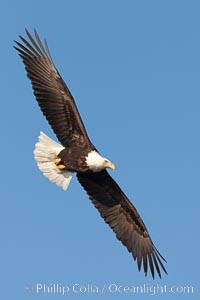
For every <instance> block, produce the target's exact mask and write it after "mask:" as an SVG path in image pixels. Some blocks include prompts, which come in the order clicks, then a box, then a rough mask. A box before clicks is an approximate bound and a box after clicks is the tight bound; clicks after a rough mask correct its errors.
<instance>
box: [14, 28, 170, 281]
mask: <svg viewBox="0 0 200 300" xmlns="http://www.w3.org/2000/svg"><path fill="white" fill-rule="evenodd" d="M26 34H27V37H28V40H26V39H25V38H23V37H22V36H19V37H20V39H21V42H17V41H15V42H16V44H17V46H16V47H15V49H16V50H17V51H18V53H19V55H20V57H21V58H22V60H23V63H24V65H25V69H26V72H27V76H28V78H29V79H30V81H31V84H32V88H33V92H34V95H35V97H36V100H37V102H38V104H39V106H40V109H41V110H42V112H43V114H44V116H45V117H46V119H47V121H48V122H49V124H50V126H51V127H52V129H53V131H54V133H55V134H56V136H57V138H58V140H59V141H60V143H61V144H58V143H56V142H54V141H53V140H52V139H50V138H49V137H47V136H46V135H45V134H44V133H42V132H41V133H40V136H39V141H38V142H37V143H36V145H35V150H34V157H35V160H36V162H37V165H38V167H39V169H40V170H41V171H42V173H43V174H44V175H45V176H46V177H47V178H48V179H49V180H50V181H52V182H54V183H56V184H57V185H58V186H60V187H62V188H63V189H64V190H66V189H67V188H68V186H69V183H70V180H71V178H72V176H73V174H74V173H76V176H77V179H78V181H79V183H80V184H81V185H82V186H83V188H84V190H85V191H86V193H87V194H88V196H89V198H90V200H91V201H92V203H93V204H94V206H95V207H96V208H97V209H98V211H99V213H100V215H101V217H102V218H103V219H104V221H105V222H106V223H107V224H108V225H109V226H110V227H111V228H112V230H113V231H114V233H115V234H116V237H117V239H118V240H120V241H121V242H122V244H123V245H124V246H125V247H126V248H127V249H128V251H129V252H130V253H131V254H132V256H133V258H134V260H136V261H137V265H138V269H139V271H140V270H141V267H142V266H143V269H144V273H145V276H146V275H147V272H148V268H149V269H150V272H151V275H152V277H153V278H154V276H155V270H156V271H157V273H158V275H159V277H160V278H161V271H160V270H161V269H162V270H163V271H164V272H165V273H166V274H167V271H166V269H165V267H164V264H163V261H165V259H164V258H163V257H162V255H161V254H160V253H159V252H158V250H157V249H156V247H155V246H154V244H153V242H152V240H151V238H150V235H149V233H148V231H147V228H146V226H145V224H144V222H143V221H142V219H141V217H140V215H139V213H138V212H137V210H136V208H135V207H134V206H133V204H132V203H131V202H130V201H129V199H128V198H127V197H126V195H125V194H124V193H123V191H122V190H121V189H120V187H119V186H118V185H117V183H116V182H115V181H114V180H113V178H112V177H111V176H110V175H109V173H108V172H107V170H106V169H107V168H110V169H113V170H114V169H115V165H114V164H113V163H112V162H111V161H110V160H109V159H107V158H105V157H103V156H101V154H100V153H99V152H98V150H97V149H96V147H95V146H94V145H93V144H92V142H91V141H90V139H89V137H88V134H87V132H86V129H85V126H84V124H83V122H82V119H81V116H80V114H79V112H78V109H77V107H76V104H75V101H74V98H73V96H72V95H71V93H70V91H69V89H68V87H67V85H66V84H65V82H64V81H63V79H62V77H61V76H60V74H59V72H58V70H57V69H56V67H55V65H54V63H53V60H52V58H51V55H50V52H49V48H48V45H47V42H46V40H45V43H44V45H43V44H42V42H41V40H40V38H39V36H38V34H37V31H36V30H34V34H35V39H34V38H33V37H32V36H31V34H30V33H29V32H28V31H27V30H26Z"/></svg>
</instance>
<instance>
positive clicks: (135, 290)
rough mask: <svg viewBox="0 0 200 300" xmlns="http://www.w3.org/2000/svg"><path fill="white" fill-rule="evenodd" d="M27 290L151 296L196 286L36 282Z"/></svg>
mask: <svg viewBox="0 0 200 300" xmlns="http://www.w3.org/2000/svg"><path fill="white" fill-rule="evenodd" d="M25 290H26V292H28V293H36V294H38V295H42V294H43V295H55V294H57V295H63V296H64V295H67V294H70V293H73V294H100V293H101V294H103V293H107V294H148V295H151V296H154V295H158V294H160V295H162V294H194V293H195V288H194V287H193V286H192V285H171V286H168V285H164V284H163V285H160V284H155V285H150V284H146V283H145V284H142V285H138V286H136V285H134V284H133V285H131V284H130V285H128V284H117V283H109V284H107V283H104V284H94V283H85V284H84V283H77V282H76V283H73V284H62V283H36V284H27V285H26V287H25Z"/></svg>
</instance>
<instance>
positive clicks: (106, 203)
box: [77, 170, 167, 278]
mask: <svg viewBox="0 0 200 300" xmlns="http://www.w3.org/2000/svg"><path fill="white" fill-rule="evenodd" d="M77 178H78V180H79V182H80V184H81V185H82V186H83V188H84V189H85V191H86V192H87V194H88V195H89V198H90V199H91V200H92V202H93V204H94V206H95V207H96V208H97V209H98V211H99V212H100V215H101V216H102V218H103V219H104V221H105V222H106V223H108V224H109V226H110V227H111V228H112V230H113V231H114V232H115V234H116V237H117V238H118V240H120V241H121V242H122V243H123V244H124V246H126V247H127V249H128V251H129V252H131V253H132V255H133V258H134V260H137V265H138V269H139V271H140V269H141V266H142V265H143V268H144V273H145V275H147V270H148V266H149V268H150V271H151V274H152V277H153V278H154V275H155V274H154V273H155V272H154V270H155V269H156V271H157V273H158V275H159V277H160V278H161V272H160V267H161V269H163V271H164V272H165V273H166V274H167V271H166V269H165V267H164V265H163V263H162V260H164V261H165V259H164V258H163V257H162V256H161V254H160V253H159V252H158V250H157V249H156V247H155V246H154V244H153V242H152V240H151V238H150V236H149V234H148V231H147V229H146V227H145V225H144V223H143V221H142V219H141V217H140V215H139V214H138V212H137V210H136V208H135V207H134V206H133V205H132V203H131V202H130V201H129V200H128V198H127V197H126V196H125V194H124V193H123V191H122V190H121V189H120V187H119V186H118V185H117V183H116V182H115V181H114V180H113V179H112V177H111V176H110V175H109V174H108V172H107V171H106V170H104V171H101V172H100V173H93V174H80V173H78V174H77Z"/></svg>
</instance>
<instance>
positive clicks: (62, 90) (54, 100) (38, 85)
mask: <svg viewBox="0 0 200 300" xmlns="http://www.w3.org/2000/svg"><path fill="white" fill-rule="evenodd" d="M34 33H35V40H34V39H33V37H32V36H31V35H30V33H29V32H28V31H27V30H26V34H27V36H28V38H29V42H28V41H27V40H26V39H24V38H23V37H22V36H19V37H20V39H21V40H22V42H23V44H22V43H19V42H16V44H17V45H18V47H15V49H17V51H18V52H19V55H20V56H21V58H22V60H23V63H24V65H25V68H26V71H27V76H28V78H29V79H30V80H31V83H32V88H33V91H34V95H35V97H36V99H37V101H38V104H39V106H40V108H41V110H42V112H43V114H44V115H45V117H46V118H47V120H48V122H49V124H50V125H51V127H52V129H53V131H54V132H55V134H56V136H57V138H58V139H59V141H60V142H61V143H62V145H63V146H65V147H67V146H69V145H70V144H71V143H72V142H73V141H78V142H79V143H80V142H81V143H90V141H89V138H88V135H87V133H86V130H85V127H84V125H83V122H82V120H81V117H80V115H79V112H78V110H77V107H76V104H75V101H74V99H73V96H72V95H71V93H70V91H69V89H68V87H67V85H66V84H65V82H64V81H63V79H62V77H61V76H60V74H59V72H58V71H57V69H56V67H55V66H54V63H53V61H52V58H51V55H50V52H49V49H48V45H47V42H46V41H45V46H43V45H42V43H41V41H40V38H39V36H38V34H37V32H36V30H35V31H34Z"/></svg>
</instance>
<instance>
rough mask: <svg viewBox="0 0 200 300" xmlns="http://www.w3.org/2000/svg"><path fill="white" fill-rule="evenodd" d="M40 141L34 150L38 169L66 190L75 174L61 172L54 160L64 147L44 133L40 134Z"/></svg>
mask: <svg viewBox="0 0 200 300" xmlns="http://www.w3.org/2000/svg"><path fill="white" fill-rule="evenodd" d="M38 140H39V141H38V142H37V143H36V144H35V149H34V157H35V160H36V162H37V165H38V168H39V169H40V171H42V173H43V174H44V176H46V177H47V178H48V179H49V180H50V181H52V182H54V183H56V184H57V185H58V186H60V187H62V188H63V190H66V189H67V188H68V186H69V183H70V180H71V178H72V175H73V173H72V172H68V171H61V170H59V169H58V167H57V166H56V164H55V163H54V159H55V158H56V156H57V155H58V154H59V153H60V151H61V150H63V149H64V147H63V146H61V145H60V144H58V143H56V142H54V141H53V140H52V139H50V138H49V137H48V136H47V135H46V134H44V133H43V132H40V135H39V137H38Z"/></svg>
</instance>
